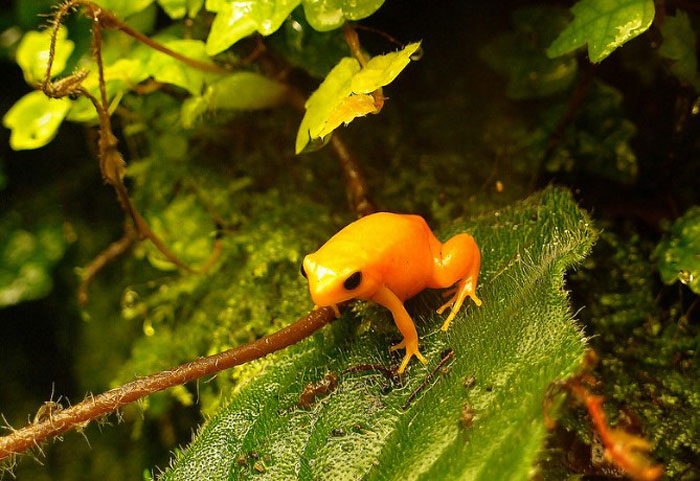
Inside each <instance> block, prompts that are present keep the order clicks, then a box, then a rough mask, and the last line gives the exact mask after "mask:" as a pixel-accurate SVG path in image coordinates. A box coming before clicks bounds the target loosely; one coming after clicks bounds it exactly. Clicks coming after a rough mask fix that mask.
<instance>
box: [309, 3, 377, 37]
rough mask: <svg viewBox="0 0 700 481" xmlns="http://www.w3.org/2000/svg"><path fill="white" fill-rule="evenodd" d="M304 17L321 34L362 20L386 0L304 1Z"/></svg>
mask: <svg viewBox="0 0 700 481" xmlns="http://www.w3.org/2000/svg"><path fill="white" fill-rule="evenodd" d="M303 1H304V15H306V19H307V20H308V21H309V24H311V26H312V27H313V28H315V29H316V30H318V31H319V32H327V31H329V30H334V29H336V28H340V27H342V26H343V24H344V23H345V21H346V20H362V19H363V18H365V17H369V16H370V15H372V14H373V13H374V12H376V11H377V10H378V9H379V7H381V6H382V4H383V3H384V0H303Z"/></svg>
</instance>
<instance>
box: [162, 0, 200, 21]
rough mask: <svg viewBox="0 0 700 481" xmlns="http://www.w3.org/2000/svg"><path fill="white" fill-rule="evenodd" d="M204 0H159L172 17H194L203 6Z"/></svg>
mask: <svg viewBox="0 0 700 481" xmlns="http://www.w3.org/2000/svg"><path fill="white" fill-rule="evenodd" d="M203 4H204V0H158V5H160V6H161V8H162V9H163V10H165V13H167V14H168V16H169V17H170V18H182V17H184V16H185V15H187V16H189V17H194V16H195V15H197V13H198V12H199V10H200V9H201V8H202V5H203Z"/></svg>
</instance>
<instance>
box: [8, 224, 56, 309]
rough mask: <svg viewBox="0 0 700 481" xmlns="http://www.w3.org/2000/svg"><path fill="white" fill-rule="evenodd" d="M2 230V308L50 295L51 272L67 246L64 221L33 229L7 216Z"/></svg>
mask: <svg viewBox="0 0 700 481" xmlns="http://www.w3.org/2000/svg"><path fill="white" fill-rule="evenodd" d="M0 230H1V231H2V232H3V236H2V238H1V240H0V308H2V307H6V306H12V305H15V304H18V303H20V302H22V301H28V300H33V299H39V298H41V297H44V296H45V295H47V294H48V293H49V292H50V291H51V287H52V285H53V283H52V281H51V271H52V270H53V267H54V265H55V264H56V263H57V262H58V261H59V260H61V258H62V257H63V254H64V253H65V251H66V248H67V246H68V242H67V241H66V238H65V236H64V235H63V230H62V228H61V224H47V225H41V226H39V227H38V228H37V229H36V230H35V231H33V232H30V231H28V230H25V229H23V228H22V227H20V226H19V225H17V223H16V221H15V220H14V219H12V218H8V217H6V218H5V219H3V220H2V221H0Z"/></svg>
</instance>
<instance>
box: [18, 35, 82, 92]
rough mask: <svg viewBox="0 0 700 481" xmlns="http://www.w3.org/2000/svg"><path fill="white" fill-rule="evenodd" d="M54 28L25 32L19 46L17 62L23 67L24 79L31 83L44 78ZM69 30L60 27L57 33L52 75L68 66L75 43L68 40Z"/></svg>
mask: <svg viewBox="0 0 700 481" xmlns="http://www.w3.org/2000/svg"><path fill="white" fill-rule="evenodd" d="M51 32H52V29H46V30H43V31H41V32H37V31H34V30H32V31H30V32H27V33H26V34H24V37H22V41H21V42H20V44H19V46H18V47H17V64H19V66H20V67H22V72H24V79H25V80H26V81H27V83H29V84H37V83H39V82H41V81H43V80H44V75H45V74H46V66H47V64H48V61H49V47H50V45H51ZM67 36H68V30H66V28H65V27H60V28H59V29H58V33H57V34H56V51H55V54H54V61H53V67H52V69H51V75H52V76H55V75H58V74H59V73H61V72H63V69H64V68H66V60H68V57H70V54H71V53H72V52H73V47H74V43H73V41H71V40H68V39H67V38H66V37H67Z"/></svg>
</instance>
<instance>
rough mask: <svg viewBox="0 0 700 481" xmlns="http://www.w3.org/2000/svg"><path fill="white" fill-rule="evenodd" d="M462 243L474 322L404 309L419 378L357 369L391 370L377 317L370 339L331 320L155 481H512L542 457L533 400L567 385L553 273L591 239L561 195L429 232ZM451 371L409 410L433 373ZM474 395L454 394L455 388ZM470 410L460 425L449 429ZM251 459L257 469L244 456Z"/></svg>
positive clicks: (576, 342) (359, 328)
mask: <svg viewBox="0 0 700 481" xmlns="http://www.w3.org/2000/svg"><path fill="white" fill-rule="evenodd" d="M465 230H466V231H469V232H471V233H473V235H474V236H475V238H476V239H477V241H478V242H479V244H480V248H481V252H482V256H483V257H482V258H483V264H482V280H481V287H480V288H479V294H480V296H481V298H482V300H483V301H484V304H483V306H482V307H481V308H476V307H475V306H473V305H470V306H468V307H466V308H464V309H463V311H462V312H461V314H460V315H459V316H458V318H457V319H456V321H455V322H454V324H453V325H452V327H451V328H450V331H448V333H447V334H444V333H442V332H441V331H440V330H439V327H440V325H441V324H442V320H443V318H442V316H438V315H437V314H435V312H434V309H435V307H436V306H438V305H439V304H440V303H441V302H440V301H441V299H440V298H439V296H438V294H437V293H436V292H427V293H424V294H422V295H420V296H419V297H418V298H417V299H416V300H414V301H411V302H410V303H409V305H408V309H409V312H410V313H411V314H412V315H413V317H414V319H416V320H417V327H418V330H419V334H420V338H421V349H422V351H423V354H424V355H425V356H426V357H427V358H428V360H429V365H428V366H423V365H421V364H420V363H418V362H415V361H414V362H413V363H412V364H411V365H410V367H409V369H408V371H407V374H406V375H405V376H404V378H403V379H402V380H401V381H399V382H391V381H388V380H386V379H385V378H384V377H383V376H382V375H381V374H380V373H378V372H377V371H375V370H368V371H359V372H352V373H349V372H346V369H348V368H349V367H351V366H356V365H358V364H380V365H383V366H387V367H390V366H395V365H396V364H397V363H398V361H399V360H400V356H399V355H397V354H390V353H389V352H388V349H387V348H388V346H389V344H390V343H391V341H394V340H396V339H398V336H397V333H396V331H395V328H394V327H393V326H392V325H391V324H392V323H391V320H390V319H389V317H390V316H389V315H388V314H387V313H386V311H385V310H383V309H380V308H374V307H372V308H368V307H367V306H366V305H361V306H359V307H358V308H356V312H361V313H364V316H363V317H368V316H369V317H371V321H372V326H373V327H370V326H369V325H368V324H367V323H362V322H361V321H360V320H359V319H355V318H353V316H352V315H345V316H344V317H343V318H342V319H340V320H338V321H336V322H335V323H334V324H333V325H332V326H331V327H327V328H325V329H324V330H322V331H321V332H320V333H318V334H316V335H315V336H313V337H312V338H311V339H308V340H306V341H304V342H302V343H300V344H298V345H295V346H293V347H291V348H289V349H287V350H286V351H285V352H281V353H277V354H275V355H273V356H270V357H269V358H267V359H266V360H264V361H260V362H259V363H258V366H257V368H258V369H260V370H261V374H259V375H258V376H257V377H255V378H253V379H252V380H251V381H249V382H248V383H247V384H245V385H244V386H243V387H241V388H240V390H238V391H237V392H236V393H235V394H233V398H232V400H231V401H230V402H229V404H228V405H224V407H223V408H222V409H221V410H220V411H219V412H218V413H217V414H215V415H214V416H213V418H212V419H211V420H210V421H209V422H208V423H207V424H206V425H205V426H204V427H203V429H202V430H201V432H200V433H199V435H198V436H197V437H196V438H195V440H194V441H193V442H192V444H191V445H190V446H189V447H188V448H187V449H186V450H185V451H184V452H182V453H180V454H179V455H178V456H177V457H176V459H175V460H174V461H173V463H172V467H171V468H170V469H169V470H168V471H167V472H166V473H165V474H164V475H163V476H162V477H161V479H162V480H163V481H165V480H168V481H172V480H200V479H201V480H204V479H207V480H224V479H260V480H263V479H271V480H279V479H319V478H326V479H334V480H335V479H339V480H340V479H366V480H392V479H397V480H398V479H400V480H413V479H439V480H445V481H449V480H458V479H459V480H463V479H469V480H494V479H498V480H526V479H529V477H530V474H531V470H532V465H533V461H534V460H535V458H536V456H537V454H538V453H539V451H540V449H541V448H542V446H543V441H544V438H545V434H546V433H545V428H544V425H543V420H542V405H541V403H542V399H543V396H544V395H545V391H546V390H547V387H548V386H549V385H550V383H551V382H553V381H556V380H558V379H561V378H563V377H566V376H568V375H570V374H571V373H572V372H573V371H574V369H575V368H576V366H577V365H578V363H579V362H580V359H581V356H582V354H583V350H584V341H583V336H582V333H581V332H580V330H579V329H578V327H577V326H576V324H575V323H574V322H573V321H572V319H571V312H570V310H569V307H568V304H567V300H566V293H565V291H564V289H563V273H564V271H565V270H566V269H567V268H569V267H571V266H572V265H573V264H575V263H576V262H578V261H580V260H581V259H582V258H583V257H584V256H585V255H586V254H587V253H588V251H589V250H590V247H591V244H592V243H593V242H594V240H595V237H596V232H595V231H594V230H593V228H592V227H591V223H590V219H589V218H588V216H587V215H586V214H585V213H584V212H583V211H581V210H579V209H578V208H577V206H576V205H575V203H574V201H573V199H572V197H571V196H570V194H568V193H567V192H565V191H561V190H555V189H548V190H546V191H544V192H543V193H540V194H538V195H535V196H534V197H532V198H530V199H528V200H526V201H524V202H522V203H520V204H517V205H515V206H513V207H511V208H506V209H504V210H501V211H499V212H495V213H491V214H487V215H483V216H481V217H479V218H477V219H475V220H474V221H472V222H466V223H465V222H459V223H457V224H455V225H453V226H451V227H450V228H448V229H446V230H444V231H443V232H442V235H441V237H442V238H443V239H446V238H448V237H450V236H451V235H454V234H456V233H458V232H463V231H465ZM446 348H450V349H453V350H454V353H455V354H454V359H453V360H452V361H450V362H449V363H448V364H446V369H445V370H444V371H443V372H442V373H441V374H440V375H439V376H437V378H436V379H433V380H432V381H431V382H430V383H428V385H427V386H426V387H425V389H423V390H422V391H421V392H420V394H419V395H418V396H417V397H416V398H415V399H414V400H413V402H412V403H410V405H409V406H408V408H407V409H406V410H404V409H402V406H403V405H405V403H406V402H407V398H408V397H409V394H410V393H411V392H412V391H413V390H414V389H415V388H416V387H417V386H418V385H419V384H421V382H423V380H424V379H425V378H426V375H427V374H428V373H429V372H430V371H431V370H432V369H434V368H435V366H436V364H437V363H438V361H439V359H440V357H441V354H440V353H441V352H443V351H444V350H445V349H446ZM329 371H332V372H335V373H336V374H337V375H338V378H339V382H338V386H337V388H336V389H335V390H334V391H332V392H331V393H329V394H328V395H326V396H325V397H320V398H318V399H317V400H316V401H315V403H314V404H313V405H312V406H311V408H310V409H303V408H301V407H300V406H299V405H298V401H299V396H300V394H301V392H302V391H303V389H304V386H305V384H306V383H308V382H316V381H318V380H319V379H321V378H323V377H324V376H325V375H326V374H327V373H328V372H329ZM471 376H474V377H475V378H476V385H475V386H474V387H472V388H465V386H464V385H463V382H464V381H465V379H466V378H469V377H471ZM469 409H471V410H473V413H474V419H473V423H471V424H470V423H467V422H466V421H463V422H460V417H461V414H462V413H463V411H464V410H469ZM251 452H255V453H256V454H257V456H258V457H259V462H260V463H262V464H261V465H259V466H258V467H257V468H256V467H254V466H253V462H251V461H250V458H249V456H248V454H247V453H251Z"/></svg>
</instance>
